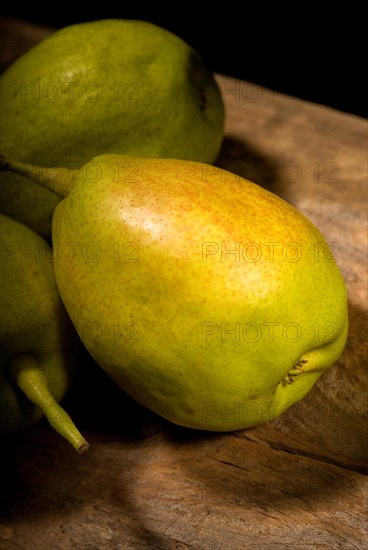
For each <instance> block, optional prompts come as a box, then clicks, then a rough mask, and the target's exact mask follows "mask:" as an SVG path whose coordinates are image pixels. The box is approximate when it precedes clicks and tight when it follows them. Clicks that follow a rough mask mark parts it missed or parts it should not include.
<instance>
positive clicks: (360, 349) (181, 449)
mask: <svg viewBox="0 0 368 550" xmlns="http://www.w3.org/2000/svg"><path fill="white" fill-rule="evenodd" d="M11 23H12V22H9V21H7V22H6V27H7V28H8V30H9V32H8V41H7V44H8V45H9V48H6V49H5V50H4V49H3V52H5V53H2V54H1V59H0V66H1V67H2V68H5V66H6V65H7V64H9V63H10V62H11V61H12V59H14V58H15V57H16V56H17V55H19V53H21V49H19V48H18V49H17V47H14V43H16V42H17V40H18V43H19V40H20V38H19V36H20V37H22V36H23V37H24V36H25V30H24V27H23V25H20V26H19V25H18V27H16V26H13V27H10V26H9V25H11ZM2 24H3V25H4V22H3V23H2ZM26 28H27V29H28V30H27V33H26V34H27V36H28V37H29V36H31V37H32V38H31V40H30V41H28V42H27V47H29V46H30V45H31V43H32V42H36V41H37V40H38V39H41V38H42V37H43V36H45V33H46V34H47V29H38V28H36V27H33V26H32V27H29V26H26ZM17 36H18V38H17ZM20 43H21V44H24V42H22V41H21V40H20ZM11 44H13V46H11ZM11 48H13V49H12V50H11ZM10 51H12V53H9V52H10ZM17 52H18V53H17ZM217 78H218V82H219V84H220V86H221V89H222V92H223V95H224V98H225V102H226V109H227V118H226V132H225V134H226V137H225V140H224V144H223V148H222V151H221V154H220V156H219V159H218V163H217V165H218V166H220V167H223V168H227V169H230V170H232V171H233V172H235V173H238V174H239V175H241V176H244V177H247V178H249V179H251V180H253V181H256V182H257V183H260V184H261V185H263V186H265V187H266V188H268V189H270V190H271V191H273V192H275V193H277V194H279V195H280V196H282V197H283V198H285V199H286V200H288V201H289V202H290V203H292V204H293V205H295V206H296V207H297V208H299V209H300V210H301V211H302V212H303V213H304V214H306V215H307V216H308V217H309V218H310V219H311V220H312V221H313V222H314V223H315V224H316V225H317V227H319V229H320V230H321V231H322V233H323V234H324V235H325V237H326V239H327V241H328V242H330V243H333V244H332V245H331V246H332V248H333V250H334V253H335V257H336V258H337V259H338V262H339V266H340V269H341V271H342V273H343V275H344V277H345V280H346V282H347V286H348V294H349V317H350V330H349V337H348V342H347V345H346V349H345V350H344V352H343V354H342V356H341V358H340V360H339V361H337V363H336V365H335V366H334V367H333V368H331V369H329V370H328V371H327V372H326V373H325V374H324V375H323V376H322V377H321V379H320V380H319V382H318V383H317V385H316V386H315V387H314V388H313V390H312V391H311V392H310V393H309V394H308V395H307V396H306V397H305V398H304V399H303V401H301V402H299V403H297V404H295V405H294V406H293V407H291V408H290V409H289V410H288V411H287V412H285V413H284V414H283V415H282V416H280V417H279V418H277V419H276V420H274V421H273V422H271V423H269V424H266V425H263V426H259V427H257V428H253V429H249V430H243V431H240V432H237V433H229V434H226V433H225V434H208V433H202V432H193V431H191V430H186V429H182V428H179V427H176V426H173V425H170V424H169V423H168V422H165V421H163V420H162V419H160V418H158V417H157V416H156V415H154V414H153V413H151V412H150V411H148V410H146V409H144V408H143V407H141V406H140V405H138V404H137V403H135V402H134V401H132V400H131V399H129V398H128V397H126V396H125V395H124V394H123V392H121V391H120V390H119V389H118V388H116V386H115V385H114V384H113V383H112V382H111V381H110V380H109V379H108V378H107V377H106V376H105V375H104V374H103V373H102V372H101V370H100V369H99V368H98V367H97V366H96V365H95V364H94V363H93V362H92V361H91V360H90V359H89V358H88V356H86V357H85V361H84V363H83V365H82V366H81V370H80V373H79V374H78V377H77V379H76V380H75V383H74V385H73V388H72V389H71V391H70V392H69V394H68V396H67V397H66V398H65V400H64V402H63V403H64V406H65V407H66V408H67V409H68V411H69V412H70V413H71V415H72V416H73V418H74V419H75V421H76V423H77V424H78V425H79V427H80V428H81V429H82V431H83V433H84V434H85V436H86V437H87V439H88V440H89V441H90V443H91V448H90V450H89V451H88V453H86V454H84V455H83V456H81V457H79V456H77V455H76V454H75V453H74V451H73V450H72V449H71V448H70V446H69V445H68V444H67V443H66V442H64V441H63V440H62V439H61V438H60V437H59V436H58V435H57V434H56V433H54V432H53V431H52V430H51V429H50V428H49V426H48V425H47V423H46V421H44V420H42V421H41V422H39V423H38V424H37V425H35V426H34V427H32V429H29V430H27V431H25V432H23V433H21V434H17V435H15V436H13V437H10V438H8V439H7V440H5V441H2V442H1V444H2V449H1V455H0V461H1V464H0V466H1V467H0V548H1V550H18V549H22V550H23V549H29V548H37V549H38V550H39V549H41V550H42V549H44V548H45V549H48V548H53V549H55V550H72V549H73V550H74V549H77V548H78V550H95V549H107V550H110V549H111V550H122V549H124V550H125V549H134V550H135V549H140V550H143V549H150V548H160V549H176V550H179V549H211V550H212V549H219V550H226V549H229V550H234V549H247V548H252V549H262V550H266V549H267V550H271V549H274V548H290V549H296V548H303V550H309V549H310V550H312V549H313V550H314V549H315V548H326V549H327V548H328V549H337V548H341V549H344V550H348V549H357V548H359V549H360V548H366V547H367V540H368V539H367V535H368V533H367V531H368V529H367V515H366V513H367V504H368V483H367V473H368V444H367V442H368V376H367V372H368V368H367V367H368V361H367V333H368V330H367V329H368V326H367V324H368V323H367V308H368V304H367V121H366V120H364V119H362V118H359V117H356V116H352V115H347V114H343V113H340V112H337V111H334V110H332V109H329V108H326V107H323V106H319V105H314V104H310V103H308V102H305V101H301V100H299V99H297V98H290V97H284V96H282V95H280V94H277V93H274V92H273V91H271V90H267V89H263V88H260V87H258V86H255V85H253V84H252V83H248V82H243V81H239V80H235V79H232V78H229V77H225V76H222V75H217Z"/></svg>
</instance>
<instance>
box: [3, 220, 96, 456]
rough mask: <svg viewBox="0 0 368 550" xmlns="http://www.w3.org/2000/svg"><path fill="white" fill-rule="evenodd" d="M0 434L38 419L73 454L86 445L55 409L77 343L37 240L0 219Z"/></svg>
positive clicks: (47, 254) (45, 249)
mask: <svg viewBox="0 0 368 550" xmlns="http://www.w3.org/2000/svg"><path fill="white" fill-rule="evenodd" d="M0 246H1V249H0V274H1V287H0V290H1V292H0V315H1V318H0V329H1V334H0V343H1V352H0V434H9V433H14V432H17V431H19V430H21V429H23V428H26V427H28V426H31V425H32V424H34V423H35V422H37V421H38V420H39V419H40V418H41V417H42V416H43V415H45V416H46V417H47V419H48V420H49V422H50V424H51V425H52V426H53V428H55V430H56V431H57V432H59V433H60V434H61V435H62V436H63V437H65V438H66V439H67V440H68V441H69V442H70V443H71V445H72V446H73V447H74V448H75V449H76V450H77V451H78V453H80V454H81V453H82V452H84V451H85V450H86V449H87V448H88V443H87V442H86V441H85V439H84V438H83V436H82V435H81V434H80V432H79V431H78V430H77V428H76V427H75V425H74V423H73V422H72V420H71V418H70V416H69V415H68V414H67V413H66V412H65V411H64V410H63V409H62V407H61V406H60V405H59V403H58V402H59V401H60V400H61V399H62V398H63V397H64V395H65V394H66V392H67V390H68V388H69V386H70V384H71V381H72V376H73V371H74V367H75V364H76V357H77V342H78V343H79V340H78V338H77V335H76V333H75V330H74V327H73V326H72V323H71V321H70V318H69V317H68V315H67V312H66V311H65V308H64V306H63V303H62V301H61V298H60V294H59V291H58V288H57V285H56V281H55V274H54V267H53V254H52V250H51V248H50V246H49V245H48V244H47V243H46V242H45V241H44V239H43V238H42V237H40V236H39V235H38V234H36V233H35V232H34V231H33V230H31V229H30V228H28V227H26V226H24V225H23V224H21V223H19V222H17V221H15V220H12V219H10V218H8V217H7V216H4V215H0Z"/></svg>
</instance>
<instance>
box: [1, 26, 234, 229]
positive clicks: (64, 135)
mask: <svg viewBox="0 0 368 550" xmlns="http://www.w3.org/2000/svg"><path fill="white" fill-rule="evenodd" d="M0 90H1V125H0V148H1V151H2V153H3V154H4V155H6V156H8V157H10V158H14V159H17V160H20V161H24V162H31V163H33V164H40V165H45V166H53V165H55V166H67V167H72V166H77V167H80V166H82V165H83V164H85V163H86V162H87V161H89V160H90V159H91V158H93V157H95V156H96V155H99V154H101V153H124V154H129V155H135V156H142V157H171V158H180V159H182V158H183V159H191V160H197V161H201V162H208V163H213V162H214V160H215V159H216V157H217V154H218V152H219V149H220V146H221V143H222V139H223V125H224V105H223V101H222V96H221V92H220V88H219V86H218V85H217V82H216V81H215V79H214V77H213V75H212V73H211V72H210V70H209V69H208V68H207V67H206V65H205V63H204V61H203V59H202V58H201V57H200V55H199V54H198V53H197V52H196V51H194V50H193V48H191V47H190V46H189V45H188V44H187V43H186V42H184V41H183V40H182V39H181V38H180V37H179V36H176V35H175V34H173V33H171V32H169V31H167V30H166V29H164V28H161V27H159V26H157V25H154V24H152V23H149V22H146V21H137V20H122V19H120V20H119V19H104V20H99V21H93V22H85V23H80V24H75V25H70V26H67V27H64V28H62V29H60V30H58V31H56V32H55V33H53V34H52V35H50V36H48V37H47V38H45V39H44V40H43V41H42V42H40V43H39V44H37V45H36V46H34V47H33V48H32V49H31V50H29V51H28V52H26V53H25V54H24V55H22V56H21V57H20V58H19V59H17V60H16V61H15V62H14V63H13V64H12V65H11V66H10V67H9V68H8V69H7V70H6V71H5V72H4V73H3V74H2V76H1V77H0ZM112 169H114V167H112ZM0 199H1V200H0V204H1V212H3V213H4V214H7V215H8V216H11V217H13V218H14V219H17V220H19V221H21V222H22V223H24V224H26V225H28V226H29V227H32V228H33V229H34V230H35V231H37V232H38V233H40V234H42V235H44V236H46V237H49V236H50V231H51V218H52V212H53V210H54V208H55V206H56V205H57V203H58V201H59V200H58V199H57V198H56V197H55V195H53V194H51V193H50V192H48V191H46V190H45V189H40V188H37V187H36V186H35V185H34V184H32V183H30V182H29V181H27V180H26V179H25V178H22V177H21V176H19V175H18V176H14V175H9V174H8V175H3V177H2V181H1V184H0ZM30 204H32V207H30Z"/></svg>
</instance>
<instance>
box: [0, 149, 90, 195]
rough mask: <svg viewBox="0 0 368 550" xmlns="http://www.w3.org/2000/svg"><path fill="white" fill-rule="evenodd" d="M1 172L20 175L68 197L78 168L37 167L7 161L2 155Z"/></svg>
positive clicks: (0, 161) (16, 161)
mask: <svg viewBox="0 0 368 550" xmlns="http://www.w3.org/2000/svg"><path fill="white" fill-rule="evenodd" d="M0 172H13V173H15V174H20V175H21V176H25V177H26V178H28V179H30V180H32V181H33V182H34V183H37V184H38V185H40V186H41V187H44V188H45V189H48V190H49V191H52V192H53V193H55V195H58V196H59V197H62V198H64V197H66V195H67V194H68V193H69V191H70V190H71V189H72V187H73V184H74V177H75V174H76V173H77V172H79V169H78V168H62V167H61V166H60V167H53V166H52V167H48V166H36V165H33V164H28V163H26V162H21V161H18V160H11V159H7V158H6V157H4V156H3V155H0Z"/></svg>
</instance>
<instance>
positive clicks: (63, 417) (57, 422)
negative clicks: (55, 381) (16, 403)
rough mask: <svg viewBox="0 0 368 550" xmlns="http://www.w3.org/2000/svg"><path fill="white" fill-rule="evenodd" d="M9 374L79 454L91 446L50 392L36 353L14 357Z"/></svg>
mask: <svg viewBox="0 0 368 550" xmlns="http://www.w3.org/2000/svg"><path fill="white" fill-rule="evenodd" d="M8 375H9V376H10V378H11V379H12V380H13V381H14V382H15V383H16V384H17V386H18V387H19V388H20V389H21V390H22V391H23V392H24V393H25V395H26V396H27V397H28V399H29V400H30V401H32V403H33V404H34V405H36V406H38V407H40V409H41V410H42V412H43V413H44V415H45V416H46V418H47V420H48V421H49V423H50V424H51V426H52V427H53V428H54V429H55V430H56V431H57V432H58V433H59V434H60V435H62V436H63V437H64V438H65V439H66V440H67V441H69V443H70V444H71V445H72V446H73V447H74V449H75V450H76V451H77V452H78V454H82V453H84V452H85V451H87V449H88V448H89V443H87V441H86V440H85V439H84V437H83V436H82V435H81V433H80V432H79V431H78V429H77V428H76V427H75V425H74V423H73V421H72V419H71V418H70V416H69V415H68V413H67V412H65V411H64V409H63V408H62V407H61V406H60V405H59V403H57V401H55V399H54V397H53V396H52V395H51V393H50V389H49V386H48V382H47V378H46V376H45V374H44V372H43V370H42V369H41V368H40V367H39V366H38V364H37V360H36V358H35V356H34V355H30V354H22V355H16V356H15V357H13V358H12V359H11V360H10V362H9V365H8Z"/></svg>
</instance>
